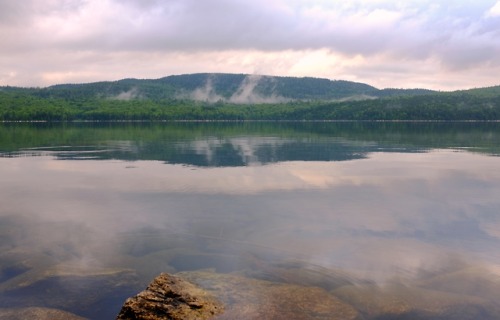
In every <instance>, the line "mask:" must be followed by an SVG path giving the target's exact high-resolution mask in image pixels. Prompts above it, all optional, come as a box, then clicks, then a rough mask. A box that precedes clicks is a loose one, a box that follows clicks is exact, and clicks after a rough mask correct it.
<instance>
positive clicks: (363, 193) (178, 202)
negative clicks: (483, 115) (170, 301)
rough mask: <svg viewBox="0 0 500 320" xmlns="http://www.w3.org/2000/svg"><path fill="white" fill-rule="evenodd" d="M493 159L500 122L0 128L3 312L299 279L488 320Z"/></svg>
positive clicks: (100, 305)
mask: <svg viewBox="0 0 500 320" xmlns="http://www.w3.org/2000/svg"><path fill="white" fill-rule="evenodd" d="M498 155H500V124H423V123H420V124H418V123H417V124H390V123H379V124H352V123H333V124H332V123H316V124H307V123H305V124H293V123H288V124H273V123H250V124H227V123H226V124H223V123H215V124H213V123H212V124H187V123H186V124H114V125H110V124H99V125H97V124H75V125H46V124H45V125H40V124H39V125H34V124H31V125H28V124H24V125H14V124H4V125H0V240H1V241H0V307H3V308H12V307H29V306H43V307H50V308H56V309H61V310H66V311H70V312H73V313H75V314H78V315H80V316H84V317H89V318H102V319H109V318H113V317H114V316H115V315H116V313H117V312H118V310H119V308H120V306H121V304H122V302H123V301H124V300H125V298H126V297H128V296H131V295H133V294H135V293H136V292H137V291H139V290H141V289H142V288H143V287H144V286H145V285H146V284H147V283H148V282H149V281H150V280H151V279H152V278H154V277H155V276H156V275H157V274H159V273H160V272H178V271H190V270H199V269H208V268H211V269H212V270H215V271H216V272H218V273H229V272H233V273H234V272H242V271H245V272H246V274H247V275H251V276H254V277H256V278H259V279H263V278H265V279H267V280H271V281H277V280H276V279H277V278H278V277H277V276H276V275H275V276H274V277H273V273H272V272H270V271H269V270H275V273H279V272H280V271H279V270H285V269H286V270H290V268H291V267H290V266H294V268H295V269H297V266H300V268H301V269H304V270H323V271H324V273H328V270H330V271H332V270H335V272H342V274H343V275H344V276H345V277H347V278H348V279H349V283H350V284H352V285H353V286H358V288H361V287H363V286H366V285H367V284H370V285H376V286H377V287H378V288H385V286H387V284H391V283H392V284H393V283H396V282H397V283H398V284H404V285H405V286H406V287H408V288H417V289H418V290H424V289H425V290H428V291H433V292H440V293H442V294H447V295H448V296H449V297H451V296H453V297H454V298H457V297H460V298H457V300H456V301H459V302H455V304H454V305H452V306H451V307H450V304H448V305H447V308H448V309H450V310H452V309H455V310H462V309H463V308H464V306H470V305H473V306H474V308H473V311H474V312H475V313H474V312H472V313H470V312H469V313H467V312H462V313H458V316H457V314H455V316H454V317H451V316H450V317H449V318H450V319H451V318H453V319H469V318H470V319H473V318H478V319H481V318H482V319H495V317H496V316H497V315H499V314H500V313H497V312H498V310H499V309H500V301H498V302H497V300H498V297H499V294H500V281H499V275H500V268H499V266H500V158H499V157H498ZM278 266H280V267H278ZM279 268H282V269H279ZM287 268H288V269H287ZM276 270H277V271H276ZM325 270H326V271H325ZM332 272H333V271H332ZM266 273H267V275H266ZM328 275H329V277H331V273H328ZM307 279H310V278H307V277H306V280H304V281H302V282H301V284H302V285H318V283H319V285H320V286H321V284H322V283H326V280H325V281H322V280H321V279H320V280H318V278H317V277H316V278H315V280H314V281H312V280H311V281H310V282H311V283H308V282H307ZM280 281H282V282H283V278H281V279H280ZM325 286H326V285H325ZM325 289H327V290H329V291H330V292H332V293H333V294H336V292H337V291H335V290H338V288H336V287H328V288H325ZM417 289H415V291H414V292H416V293H415V295H414V296H413V297H414V299H417V298H416V297H417V296H418V292H423V291H418V290H417ZM381 290H382V289H381ZM412 290H413V289H412ZM338 292H339V293H338V295H337V296H339V297H341V292H342V291H338ZM448 296H447V298H446V299H448ZM342 299H343V300H344V301H346V302H347V303H350V304H351V305H353V306H354V307H355V308H357V310H358V311H359V312H360V314H361V315H362V317H364V318H365V319H371V318H370V313H369V311H367V310H366V309H363V307H362V306H359V305H356V303H354V302H353V301H354V300H356V299H354V300H349V299H347V298H346V296H345V295H344V296H342ZM417 307H418V306H417ZM415 308H416V307H415ZM422 309H423V310H424V311H425V310H427V311H425V312H422V313H421V314H423V315H428V318H429V319H431V318H439V317H438V316H436V314H434V315H433V314H432V313H429V312H430V311H428V310H430V309H429V308H427V309H426V307H425V306H422ZM448 309H447V310H448ZM412 312H413V311H412ZM415 312H419V311H418V310H417V311H415ZM426 312H427V313H426ZM447 312H448V313H447V315H450V314H451V313H450V311H449V310H448V311H447ZM376 316H378V318H377V317H376ZM376 316H373V317H372V318H373V319H375V318H377V319H383V314H382V315H381V313H379V314H377V315H376ZM406 317H407V318H408V319H410V318H411V314H406ZM446 317H447V316H446V315H444V316H442V317H441V318H443V319H444V318H446ZM389 318H390V317H389V316H387V319H389ZM396 318H397V317H393V318H390V319H396ZM401 318H403V317H402V316H401ZM407 318H405V319H407ZM441 318H439V319H441ZM446 319H448V318H446Z"/></svg>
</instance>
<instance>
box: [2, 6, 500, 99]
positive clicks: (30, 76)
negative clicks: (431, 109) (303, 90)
mask: <svg viewBox="0 0 500 320" xmlns="http://www.w3.org/2000/svg"><path fill="white" fill-rule="evenodd" d="M0 41H1V45H0V85H14V86H48V85H52V84H56V83H68V82H71V83H81V82H92V81H100V80H118V79H122V78H128V77H134V78H160V77H163V76H167V75H171V74H184V73H196V72H230V73H250V74H264V75H279V76H312V77H322V78H328V79H343V80H351V81H358V82H364V83H368V84H370V85H373V86H375V87H378V88H385V87H397V88H409V87H423V88H430V89H438V90H454V89H464V88H473V87H483V86H491V85H498V84H500V1H497V0H470V1H468V0H464V1H458V0H457V1H453V0H448V1H445V0H433V1H428V0H418V1H417V0H402V1H391V0H364V1H363V0H0Z"/></svg>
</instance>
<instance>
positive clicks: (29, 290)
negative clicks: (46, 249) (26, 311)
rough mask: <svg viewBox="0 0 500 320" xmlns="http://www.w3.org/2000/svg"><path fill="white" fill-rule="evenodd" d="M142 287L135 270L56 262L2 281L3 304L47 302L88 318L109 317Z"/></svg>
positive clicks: (0, 296)
mask: <svg viewBox="0 0 500 320" xmlns="http://www.w3.org/2000/svg"><path fill="white" fill-rule="evenodd" d="M141 287H142V286H140V285H139V283H138V281H137V275H136V273H135V272H134V271H133V270H126V269H113V268H82V267H79V266H71V265H56V266H53V267H51V268H47V269H39V268H37V269H32V270H30V271H27V272H24V273H23V274H21V275H18V276H16V277H14V278H11V279H9V280H8V281H6V282H3V283H1V284H0V289H1V290H0V307H3V308H14V307H15V308H28V307H32V306H44V307H47V308H53V309H64V310H67V311H70V312H72V313H74V314H77V315H79V316H83V317H85V318H91V319H96V318H99V319H109V318H112V317H115V316H116V313H117V312H118V311H119V310H120V308H121V306H122V304H123V301H124V299H126V298H127V297H130V296H131V295H133V294H134V293H136V292H138V291H139V290H140V288H141ZM28 318H29V317H28ZM28 318H27V319H28ZM34 319H36V317H34Z"/></svg>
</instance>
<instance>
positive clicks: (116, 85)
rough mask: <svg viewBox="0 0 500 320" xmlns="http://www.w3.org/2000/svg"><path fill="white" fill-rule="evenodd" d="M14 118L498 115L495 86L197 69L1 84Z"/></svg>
mask: <svg viewBox="0 0 500 320" xmlns="http://www.w3.org/2000/svg"><path fill="white" fill-rule="evenodd" d="M19 120H21V121H33V120H42V121H71V120H90V121H110V120H444V121H447V120H500V86H497V87H490V88H478V89H471V90H464V91H455V92H435V91H431V90H424V89H383V90H380V89H377V88H375V87H372V86H370V85H367V84H363V83H356V82H349V81H342V80H327V79H318V78H293V77H271V76H256V75H244V74H208V73H200V74H190V75H179V76H169V77H165V78H161V79H155V80H138V79H124V80H119V81H113V82H96V83H89V84H62V85H56V86H51V87H47V88H16V87H0V121H19Z"/></svg>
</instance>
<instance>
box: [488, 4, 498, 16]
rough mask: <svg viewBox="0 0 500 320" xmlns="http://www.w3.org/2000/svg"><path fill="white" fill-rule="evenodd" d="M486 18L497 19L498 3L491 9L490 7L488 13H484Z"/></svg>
mask: <svg viewBox="0 0 500 320" xmlns="http://www.w3.org/2000/svg"><path fill="white" fill-rule="evenodd" d="M486 16H487V17H498V16H500V1H498V2H497V3H495V5H494V6H493V7H491V8H490V10H488V12H487V13H486Z"/></svg>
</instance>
